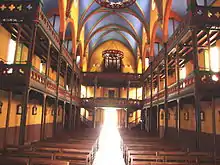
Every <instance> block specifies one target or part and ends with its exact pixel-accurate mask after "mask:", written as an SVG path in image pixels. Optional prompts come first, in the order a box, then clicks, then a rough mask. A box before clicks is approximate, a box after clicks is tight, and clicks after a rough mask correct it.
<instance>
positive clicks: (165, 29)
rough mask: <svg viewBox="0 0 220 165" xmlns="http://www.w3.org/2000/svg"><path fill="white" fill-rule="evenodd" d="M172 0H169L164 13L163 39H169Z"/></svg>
mask: <svg viewBox="0 0 220 165" xmlns="http://www.w3.org/2000/svg"><path fill="white" fill-rule="evenodd" d="M172 1H173V0H167V3H166V7H165V14H164V20H163V40H164V41H167V40H168V26H169V18H170V11H171V8H172Z"/></svg>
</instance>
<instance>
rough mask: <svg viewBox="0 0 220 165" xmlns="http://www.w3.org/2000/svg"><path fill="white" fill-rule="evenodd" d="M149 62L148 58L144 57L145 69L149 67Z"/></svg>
mask: <svg viewBox="0 0 220 165" xmlns="http://www.w3.org/2000/svg"><path fill="white" fill-rule="evenodd" d="M149 64H150V60H149V58H145V69H147V68H148V67H149Z"/></svg>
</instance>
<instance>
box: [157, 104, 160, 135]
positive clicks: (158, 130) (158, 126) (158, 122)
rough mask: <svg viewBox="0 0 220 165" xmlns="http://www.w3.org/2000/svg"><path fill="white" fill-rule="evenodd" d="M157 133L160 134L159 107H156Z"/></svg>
mask: <svg viewBox="0 0 220 165" xmlns="http://www.w3.org/2000/svg"><path fill="white" fill-rule="evenodd" d="M157 133H158V135H159V134H160V106H159V105H157Z"/></svg>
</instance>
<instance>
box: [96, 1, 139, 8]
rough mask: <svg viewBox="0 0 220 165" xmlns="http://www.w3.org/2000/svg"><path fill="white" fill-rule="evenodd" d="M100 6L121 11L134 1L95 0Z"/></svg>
mask: <svg viewBox="0 0 220 165" xmlns="http://www.w3.org/2000/svg"><path fill="white" fill-rule="evenodd" d="M95 1H96V2H97V3H98V4H99V5H100V6H102V7H105V8H109V9H123V8H127V7H129V6H131V5H133V4H134V3H135V2H136V0H95Z"/></svg>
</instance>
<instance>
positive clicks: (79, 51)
mask: <svg viewBox="0 0 220 165" xmlns="http://www.w3.org/2000/svg"><path fill="white" fill-rule="evenodd" d="M82 53H83V52H82V44H81V42H79V43H78V44H77V48H76V53H75V57H74V59H76V57H77V56H80V63H79V66H80V68H82V66H83V63H82V62H83V60H82V59H83V54H82Z"/></svg>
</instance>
